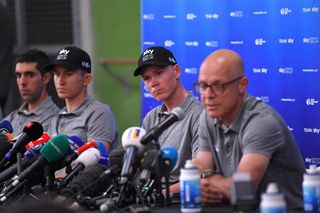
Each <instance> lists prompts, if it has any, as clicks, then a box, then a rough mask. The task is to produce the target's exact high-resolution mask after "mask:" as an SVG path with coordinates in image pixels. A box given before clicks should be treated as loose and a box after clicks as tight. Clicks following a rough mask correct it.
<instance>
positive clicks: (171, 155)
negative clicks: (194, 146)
mask: <svg viewBox="0 0 320 213" xmlns="http://www.w3.org/2000/svg"><path fill="white" fill-rule="evenodd" d="M161 151H162V153H163V155H162V158H163V159H168V160H170V170H172V169H173V168H174V167H175V165H176V163H177V160H178V151H177V149H176V148H173V147H164V148H162V149H161Z"/></svg>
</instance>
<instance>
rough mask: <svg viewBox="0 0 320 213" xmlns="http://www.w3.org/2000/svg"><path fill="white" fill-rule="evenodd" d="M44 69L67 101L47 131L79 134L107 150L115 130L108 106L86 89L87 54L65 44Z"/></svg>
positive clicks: (88, 73) (88, 74)
mask: <svg viewBox="0 0 320 213" xmlns="http://www.w3.org/2000/svg"><path fill="white" fill-rule="evenodd" d="M45 69H47V70H53V73H54V83H55V86H56V90H57V93H58V96H59V98H62V99H64V100H65V102H66V106H65V107H64V108H63V109H62V110H61V111H60V112H59V115H58V116H57V117H55V118H54V119H53V120H52V123H51V126H50V133H51V134H52V135H53V136H54V135H57V134H66V135H69V136H71V135H73V136H78V137H79V138H80V139H82V140H83V141H85V142H86V141H88V140H95V141H103V142H104V144H105V146H106V148H107V149H108V150H109V151H110V150H111V149H112V148H113V147H116V146H117V135H118V130H117V123H116V120H115V117H114V115H113V113H112V111H111V108H110V107H109V106H108V105H106V104H102V103H100V102H98V101H96V100H94V99H93V98H92V97H91V96H89V95H88V92H87V86H88V84H89V83H90V82H91V80H92V75H91V60H90V56H89V55H88V53H86V52H85V51H84V50H82V49H80V48H78V47H65V48H63V49H61V50H59V52H58V54H57V57H56V60H55V62H54V63H53V64H49V65H47V66H46V67H45Z"/></svg>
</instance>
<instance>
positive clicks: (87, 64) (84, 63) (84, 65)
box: [81, 61, 91, 69]
mask: <svg viewBox="0 0 320 213" xmlns="http://www.w3.org/2000/svg"><path fill="white" fill-rule="evenodd" d="M81 65H82V66H83V67H85V68H87V69H90V68H91V66H90V63H89V62H87V61H82V63H81Z"/></svg>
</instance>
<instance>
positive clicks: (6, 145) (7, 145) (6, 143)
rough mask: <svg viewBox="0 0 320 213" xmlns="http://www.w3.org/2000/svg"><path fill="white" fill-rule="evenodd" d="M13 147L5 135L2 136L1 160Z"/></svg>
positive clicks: (0, 145)
mask: <svg viewBox="0 0 320 213" xmlns="http://www.w3.org/2000/svg"><path fill="white" fill-rule="evenodd" d="M12 145H13V144H12V143H9V141H8V138H7V136H6V135H5V134H0V159H2V158H4V156H5V155H6V153H7V152H9V150H10V149H11V148H12Z"/></svg>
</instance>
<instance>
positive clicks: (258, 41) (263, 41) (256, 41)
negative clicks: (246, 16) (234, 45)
mask: <svg viewBox="0 0 320 213" xmlns="http://www.w3.org/2000/svg"><path fill="white" fill-rule="evenodd" d="M254 43H255V44H256V45H257V46H262V45H264V44H265V43H267V41H266V40H264V39H263V38H257V39H256V40H254Z"/></svg>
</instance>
